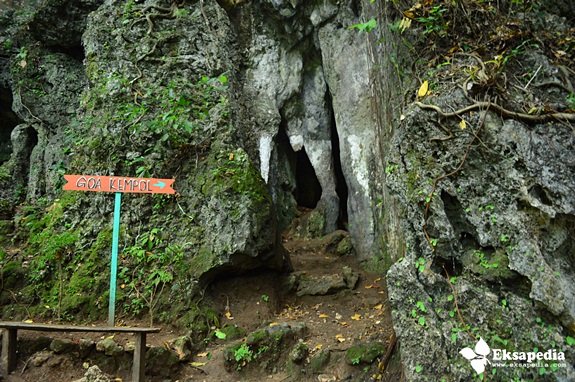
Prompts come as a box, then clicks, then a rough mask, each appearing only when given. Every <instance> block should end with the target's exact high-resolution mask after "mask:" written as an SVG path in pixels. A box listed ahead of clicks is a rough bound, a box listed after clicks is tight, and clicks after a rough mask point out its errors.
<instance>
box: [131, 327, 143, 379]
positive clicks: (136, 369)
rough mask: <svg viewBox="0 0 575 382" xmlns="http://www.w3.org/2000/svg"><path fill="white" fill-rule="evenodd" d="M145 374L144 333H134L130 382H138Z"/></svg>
mask: <svg viewBox="0 0 575 382" xmlns="http://www.w3.org/2000/svg"><path fill="white" fill-rule="evenodd" d="M145 374H146V333H145V332H139V333H136V344H135V346H134V364H133V365H132V382H140V381H142V380H143V378H144V375H145Z"/></svg>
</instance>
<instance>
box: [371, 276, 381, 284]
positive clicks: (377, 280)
mask: <svg viewBox="0 0 575 382" xmlns="http://www.w3.org/2000/svg"><path fill="white" fill-rule="evenodd" d="M380 281H381V277H378V278H376V279H375V280H373V282H374V283H378V282H380Z"/></svg>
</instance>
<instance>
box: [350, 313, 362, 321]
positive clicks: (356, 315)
mask: <svg viewBox="0 0 575 382" xmlns="http://www.w3.org/2000/svg"><path fill="white" fill-rule="evenodd" d="M351 319H352V320H356V321H359V320H361V314H359V313H356V314H354V315H353V316H351Z"/></svg>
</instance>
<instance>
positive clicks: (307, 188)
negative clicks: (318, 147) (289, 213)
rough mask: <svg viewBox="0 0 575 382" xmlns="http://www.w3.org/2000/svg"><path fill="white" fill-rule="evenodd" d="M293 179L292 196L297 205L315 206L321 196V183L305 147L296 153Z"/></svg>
mask: <svg viewBox="0 0 575 382" xmlns="http://www.w3.org/2000/svg"><path fill="white" fill-rule="evenodd" d="M295 181H296V188H295V190H294V198H295V200H296V202H297V205H298V206H302V207H307V208H312V209H313V208H315V207H316V206H317V202H319V200H320V198H321V185H320V183H319V180H318V179H317V176H316V174H315V170H314V168H313V166H312V165H311V162H310V160H309V157H308V156H307V153H306V152H305V148H302V149H301V150H299V151H298V152H297V153H296V165H295Z"/></svg>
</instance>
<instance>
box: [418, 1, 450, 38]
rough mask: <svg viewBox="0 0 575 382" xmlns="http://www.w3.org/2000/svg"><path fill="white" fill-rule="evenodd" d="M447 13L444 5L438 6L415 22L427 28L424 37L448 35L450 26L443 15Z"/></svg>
mask: <svg viewBox="0 0 575 382" xmlns="http://www.w3.org/2000/svg"><path fill="white" fill-rule="evenodd" d="M445 11H447V8H444V7H443V6H442V5H437V6H435V7H433V8H431V9H430V10H429V12H428V13H427V15H426V16H422V17H417V18H416V19H415V20H417V21H419V22H420V23H421V24H423V26H424V27H425V30H424V31H423V34H424V35H427V34H431V33H436V34H437V35H439V36H445V35H446V34H447V28H448V24H447V22H446V21H445V19H444V18H443V14H444V13H445Z"/></svg>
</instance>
